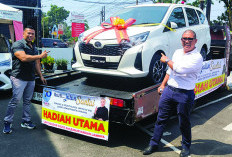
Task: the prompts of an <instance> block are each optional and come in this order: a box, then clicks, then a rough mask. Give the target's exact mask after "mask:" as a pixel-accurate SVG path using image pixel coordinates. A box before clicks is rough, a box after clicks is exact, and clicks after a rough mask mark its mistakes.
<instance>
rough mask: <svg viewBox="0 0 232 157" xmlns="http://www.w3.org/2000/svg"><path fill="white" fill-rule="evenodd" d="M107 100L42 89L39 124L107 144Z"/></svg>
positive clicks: (108, 101) (108, 103)
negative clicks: (105, 141) (96, 139)
mask: <svg viewBox="0 0 232 157" xmlns="http://www.w3.org/2000/svg"><path fill="white" fill-rule="evenodd" d="M109 106H110V99H109V98H107V97H106V98H105V97H91V96H85V95H78V94H73V93H69V92H63V91H58V90H54V89H50V88H44V90H43V99H42V123H43V124H46V125H49V126H52V127H57V128H60V129H63V130H67V131H72V132H75V133H79V134H83V135H86V136H90V137H93V138H98V139H103V140H108V126H109Z"/></svg>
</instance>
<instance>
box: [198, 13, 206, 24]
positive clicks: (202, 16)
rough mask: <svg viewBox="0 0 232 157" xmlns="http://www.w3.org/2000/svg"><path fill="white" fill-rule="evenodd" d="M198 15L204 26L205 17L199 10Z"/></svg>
mask: <svg viewBox="0 0 232 157" xmlns="http://www.w3.org/2000/svg"><path fill="white" fill-rule="evenodd" d="M197 14H198V16H199V18H200V21H201V23H202V24H203V23H204V22H205V15H204V14H203V13H202V12H200V11H199V10H197Z"/></svg>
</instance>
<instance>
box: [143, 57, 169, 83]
mask: <svg viewBox="0 0 232 157" xmlns="http://www.w3.org/2000/svg"><path fill="white" fill-rule="evenodd" d="M160 58H161V54H159V53H158V54H157V53H156V54H155V55H154V56H153V58H152V60H151V63H150V68H149V74H148V80H149V81H150V82H151V83H153V84H157V83H160V82H162V80H163V78H164V76H165V69H166V66H167V65H166V64H165V63H162V62H161V61H160Z"/></svg>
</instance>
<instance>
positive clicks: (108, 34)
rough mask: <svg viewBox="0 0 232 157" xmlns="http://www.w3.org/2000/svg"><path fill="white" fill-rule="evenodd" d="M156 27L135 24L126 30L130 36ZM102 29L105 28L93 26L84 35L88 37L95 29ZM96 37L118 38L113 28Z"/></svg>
mask: <svg viewBox="0 0 232 157" xmlns="http://www.w3.org/2000/svg"><path fill="white" fill-rule="evenodd" d="M156 27H157V26H152V27H135V26H133V27H128V28H127V29H126V32H127V34H128V36H129V37H130V36H134V35H137V34H140V33H143V32H147V31H151V30H154V29H155V28H156ZM100 29H103V28H102V27H100V26H97V27H94V28H91V29H89V30H87V31H85V32H84V34H83V35H84V37H86V36H87V35H89V34H91V33H93V32H95V31H98V30H100ZM94 39H96V40H110V39H111V40H112V39H116V34H115V30H114V29H111V30H107V31H105V32H102V33H100V34H98V35H97V36H96V37H94Z"/></svg>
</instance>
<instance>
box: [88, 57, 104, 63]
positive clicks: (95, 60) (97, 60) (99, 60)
mask: <svg viewBox="0 0 232 157" xmlns="http://www.w3.org/2000/svg"><path fill="white" fill-rule="evenodd" d="M90 60H91V62H92V63H100V64H104V63H106V58H105V57H93V56H91V57H90Z"/></svg>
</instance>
